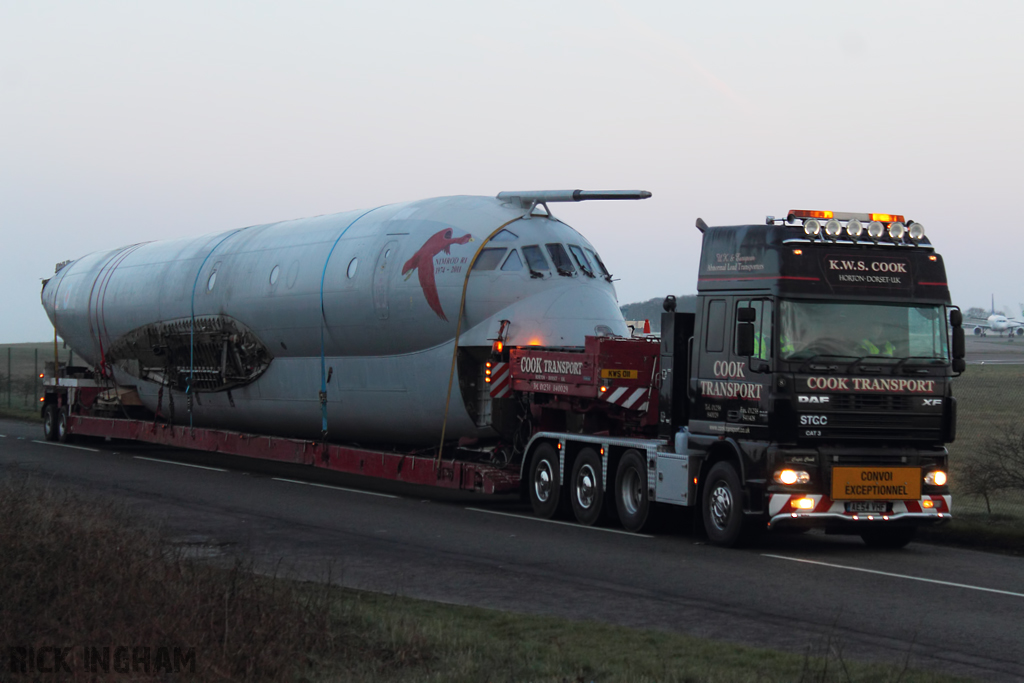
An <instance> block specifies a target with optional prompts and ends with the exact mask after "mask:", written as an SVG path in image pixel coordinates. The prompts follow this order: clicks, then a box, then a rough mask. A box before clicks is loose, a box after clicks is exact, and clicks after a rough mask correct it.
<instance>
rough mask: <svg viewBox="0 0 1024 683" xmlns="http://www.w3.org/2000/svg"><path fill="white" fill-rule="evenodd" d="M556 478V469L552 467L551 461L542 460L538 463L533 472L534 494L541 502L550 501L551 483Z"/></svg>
mask: <svg viewBox="0 0 1024 683" xmlns="http://www.w3.org/2000/svg"><path fill="white" fill-rule="evenodd" d="M554 480H555V473H554V470H552V469H551V462H550V461H548V460H542V461H540V462H539V463H538V464H537V469H536V470H535V471H534V473H533V495H534V496H535V497H536V498H537V500H538V501H540V502H541V503H546V502H548V498H550V497H551V485H552V483H553V482H554Z"/></svg>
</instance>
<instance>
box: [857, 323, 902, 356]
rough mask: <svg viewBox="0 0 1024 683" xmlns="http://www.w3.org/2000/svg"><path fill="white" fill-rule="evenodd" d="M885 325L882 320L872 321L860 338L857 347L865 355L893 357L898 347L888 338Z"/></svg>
mask: <svg viewBox="0 0 1024 683" xmlns="http://www.w3.org/2000/svg"><path fill="white" fill-rule="evenodd" d="M887 336H888V335H886V334H885V325H884V324H883V323H882V321H881V320H875V321H874V322H872V323H871V324H870V325H869V326H868V327H867V330H866V331H865V334H864V338H863V339H861V340H860V344H859V345H858V346H857V349H858V350H859V351H860V352H861V353H862V354H864V355H865V356H887V357H889V358H892V357H893V354H894V353H895V352H896V347H895V346H894V345H893V343H892V342H891V341H889V340H888V338H887Z"/></svg>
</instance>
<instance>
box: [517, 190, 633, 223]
mask: <svg viewBox="0 0 1024 683" xmlns="http://www.w3.org/2000/svg"><path fill="white" fill-rule="evenodd" d="M650 196H651V193H650V192H648V191H647V190H532V191H529V192H499V193H498V195H497V198H498V199H499V200H501V201H502V202H505V203H508V204H519V206H520V208H522V209H523V211H524V212H525V216H523V217H524V218H529V217H530V216H531V215H532V214H533V210H534V209H535V208H536V207H537V205H538V204H540V205H541V206H543V207H544V210H545V211H547V212H548V216H552V214H551V210H550V209H549V208H548V202H585V201H592V200H598V199H601V200H611V199H647V198H648V197H650Z"/></svg>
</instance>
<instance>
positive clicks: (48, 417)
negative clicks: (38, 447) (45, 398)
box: [43, 403, 59, 441]
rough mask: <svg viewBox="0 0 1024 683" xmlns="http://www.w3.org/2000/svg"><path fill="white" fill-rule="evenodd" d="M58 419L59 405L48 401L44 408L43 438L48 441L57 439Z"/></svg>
mask: <svg viewBox="0 0 1024 683" xmlns="http://www.w3.org/2000/svg"><path fill="white" fill-rule="evenodd" d="M58 419H59V417H58V415H57V406H56V405H55V404H53V403H47V404H46V407H45V408H43V438H44V439H46V440H47V441H56V440H57V421H58Z"/></svg>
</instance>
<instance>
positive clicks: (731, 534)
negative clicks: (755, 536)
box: [701, 462, 744, 548]
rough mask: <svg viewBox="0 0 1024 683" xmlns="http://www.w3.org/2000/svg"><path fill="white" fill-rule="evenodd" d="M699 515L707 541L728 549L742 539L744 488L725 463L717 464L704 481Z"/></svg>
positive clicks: (734, 469) (733, 471) (731, 468)
mask: <svg viewBox="0 0 1024 683" xmlns="http://www.w3.org/2000/svg"><path fill="white" fill-rule="evenodd" d="M702 503H703V504H702V506H701V512H703V514H704V529H705V531H707V534H708V540H710V541H711V542H712V543H714V544H715V545H720V546H725V547H727V548H731V547H733V546H736V545H739V544H740V543H741V541H743V540H744V536H743V489H742V487H741V486H740V477H739V475H738V474H736V468H735V467H733V466H732V465H730V464H729V463H727V462H719V463H716V464H715V465H714V466H713V467H712V468H711V471H710V472H708V476H707V479H706V480H705V481H704V498H703V501H702Z"/></svg>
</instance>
